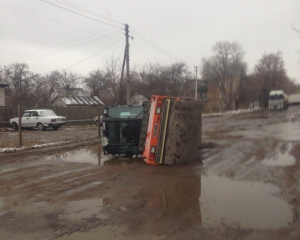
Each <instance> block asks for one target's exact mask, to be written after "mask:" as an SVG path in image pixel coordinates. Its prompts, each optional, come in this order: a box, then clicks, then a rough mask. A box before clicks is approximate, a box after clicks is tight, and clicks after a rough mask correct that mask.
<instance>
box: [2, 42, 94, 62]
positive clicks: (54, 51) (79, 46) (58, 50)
mask: <svg viewBox="0 0 300 240" xmlns="http://www.w3.org/2000/svg"><path fill="white" fill-rule="evenodd" d="M98 42H99V37H97V38H93V39H91V40H87V41H85V42H81V43H76V44H74V45H71V46H66V47H63V48H61V49H57V50H52V51H49V52H44V53H38V54H32V55H29V56H25V57H21V58H15V59H22V60H24V59H26V60H30V59H36V58H42V57H49V56H52V55H56V54H61V53H63V52H68V51H71V50H74V49H79V48H83V47H86V46H89V45H91V44H95V43H98ZM9 60H10V61H11V60H12V59H9ZM6 61H7V59H6Z"/></svg>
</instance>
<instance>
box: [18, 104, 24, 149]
mask: <svg viewBox="0 0 300 240" xmlns="http://www.w3.org/2000/svg"><path fill="white" fill-rule="evenodd" d="M18 125H19V128H18V130H19V131H18V132H19V147H22V145H23V143H22V123H21V106H20V105H18Z"/></svg>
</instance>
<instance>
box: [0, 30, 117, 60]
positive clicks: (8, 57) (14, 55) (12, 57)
mask: <svg viewBox="0 0 300 240" xmlns="http://www.w3.org/2000/svg"><path fill="white" fill-rule="evenodd" d="M110 30H111V29H110ZM106 31H107V30H106ZM119 31H120V30H117V31H114V32H112V33H109V34H108V35H104V36H103V35H101V36H97V37H95V38H93V39H95V40H98V39H99V38H106V39H111V38H110V37H111V36H112V35H114V34H116V33H119ZM99 34H100V33H99ZM97 35H98V34H97ZM92 36H95V35H92ZM92 36H88V37H84V38H79V39H76V40H73V41H69V42H66V43H61V44H58V45H54V46H50V47H46V48H42V49H38V50H33V51H28V52H24V53H18V54H12V55H6V56H3V58H2V60H4V61H5V60H8V59H10V60H11V59H14V58H15V59H17V58H19V57H22V55H25V54H30V53H35V52H42V51H44V50H47V49H52V48H55V47H59V46H63V45H67V44H70V43H74V42H78V41H80V40H83V39H88V38H90V37H92ZM93 39H91V40H87V41H85V42H82V43H88V42H92V40H93ZM78 44H80V43H77V44H76V45H78ZM76 45H71V46H66V47H64V48H62V49H58V50H56V51H59V50H63V49H65V48H68V47H69V48H70V47H72V46H76ZM53 51H54V50H53ZM50 53H51V52H50ZM41 54H45V53H41ZM20 55H21V56H20ZM36 55H38V54H36ZM18 56H19V57H18ZM32 56H33V57H35V55H34V54H33V55H28V56H24V57H25V58H26V57H32Z"/></svg>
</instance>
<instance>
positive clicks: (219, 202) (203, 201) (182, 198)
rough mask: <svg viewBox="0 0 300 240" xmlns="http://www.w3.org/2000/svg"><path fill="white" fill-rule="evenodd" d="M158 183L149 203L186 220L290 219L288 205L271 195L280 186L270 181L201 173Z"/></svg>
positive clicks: (265, 222)
mask: <svg viewBox="0 0 300 240" xmlns="http://www.w3.org/2000/svg"><path fill="white" fill-rule="evenodd" d="M170 183H171V181H170V182H169V183H162V184H161V186H160V187H159V189H156V190H155V195H156V196H155V198H154V199H155V200H153V201H152V200H151V201H150V203H149V205H150V206H153V207H157V208H159V209H160V210H161V211H162V212H163V216H164V217H163V218H162V219H160V221H161V224H163V223H164V222H167V221H168V218H170V220H171V219H174V218H175V217H178V218H179V219H182V218H188V221H189V223H193V224H197V225H198V224H201V225H202V226H204V227H205V226H209V227H213V226H216V225H219V224H221V223H225V224H227V225H230V226H233V227H235V226H241V227H245V228H279V227H284V226H287V225H288V224H289V222H290V221H292V217H293V215H292V211H291V207H290V206H289V205H288V204H287V203H286V202H285V201H284V200H282V199H280V198H279V197H277V196H275V194H278V193H279V192H280V190H279V189H278V188H277V187H276V186H273V185H271V184H265V183H259V182H245V181H241V182H237V181H232V180H229V179H227V178H220V177H215V176H202V177H201V179H200V176H199V177H190V178H183V179H180V180H178V181H177V182H174V181H173V182H172V184H170Z"/></svg>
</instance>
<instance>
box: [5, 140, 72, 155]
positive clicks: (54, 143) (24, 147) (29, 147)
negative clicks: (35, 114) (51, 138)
mask: <svg viewBox="0 0 300 240" xmlns="http://www.w3.org/2000/svg"><path fill="white" fill-rule="evenodd" d="M66 142H68V141H60V142H50V143H42V144H35V145H32V146H23V147H19V148H17V147H11V148H0V153H1V152H15V151H20V150H25V149H31V148H41V147H47V146H54V145H58V144H63V143H66Z"/></svg>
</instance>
